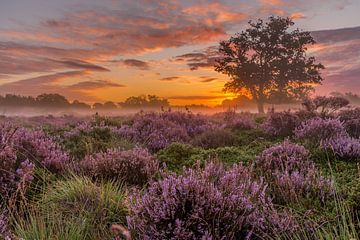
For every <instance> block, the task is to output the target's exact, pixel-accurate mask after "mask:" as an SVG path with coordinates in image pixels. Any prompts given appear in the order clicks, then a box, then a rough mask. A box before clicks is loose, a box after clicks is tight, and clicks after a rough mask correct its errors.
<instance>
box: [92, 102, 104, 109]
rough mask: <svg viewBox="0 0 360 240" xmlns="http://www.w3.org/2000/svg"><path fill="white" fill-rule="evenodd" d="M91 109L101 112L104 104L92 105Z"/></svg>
mask: <svg viewBox="0 0 360 240" xmlns="http://www.w3.org/2000/svg"><path fill="white" fill-rule="evenodd" d="M92 108H93V109H95V110H101V109H103V108H104V104H102V103H94V104H93V105H92Z"/></svg>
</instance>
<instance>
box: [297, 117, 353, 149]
mask: <svg viewBox="0 0 360 240" xmlns="http://www.w3.org/2000/svg"><path fill="white" fill-rule="evenodd" d="M294 133H295V136H296V137H297V138H298V139H300V140H304V141H306V142H309V143H312V144H319V143H320V142H321V141H324V140H327V139H335V138H338V137H342V136H347V133H346V130H345V127H344V125H343V123H342V122H341V121H340V120H339V119H332V118H328V119H322V118H313V119H310V120H308V121H305V122H303V123H301V125H300V126H299V127H297V128H296V129H295V131H294Z"/></svg>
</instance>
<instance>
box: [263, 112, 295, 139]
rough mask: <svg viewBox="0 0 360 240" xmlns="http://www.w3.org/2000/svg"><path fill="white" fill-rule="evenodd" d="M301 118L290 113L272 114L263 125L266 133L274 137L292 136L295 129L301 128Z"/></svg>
mask: <svg viewBox="0 0 360 240" xmlns="http://www.w3.org/2000/svg"><path fill="white" fill-rule="evenodd" d="M299 124H300V119H299V117H298V116H297V115H296V114H294V113H291V112H290V111H284V112H272V113H270V114H269V116H268V118H267V119H266V121H265V123H264V124H263V125H262V127H263V129H264V131H265V132H266V133H268V134H270V135H272V136H276V137H287V136H292V135H293V131H294V129H295V128H296V127H297V126H299Z"/></svg>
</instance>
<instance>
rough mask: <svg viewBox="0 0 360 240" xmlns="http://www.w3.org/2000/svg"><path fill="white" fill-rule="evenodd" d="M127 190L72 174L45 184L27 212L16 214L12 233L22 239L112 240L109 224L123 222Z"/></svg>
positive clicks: (113, 184) (116, 185)
mask: <svg viewBox="0 0 360 240" xmlns="http://www.w3.org/2000/svg"><path fill="white" fill-rule="evenodd" d="M126 196H127V195H126V191H125V190H124V189H123V188H122V186H120V185H118V184H115V183H111V182H102V183H97V184H95V183H93V182H92V181H91V180H90V179H88V178H86V177H79V176H72V177H70V178H68V179H65V180H59V181H57V182H55V183H54V184H52V185H50V186H48V187H47V188H46V189H45V191H44V193H43V195H42V197H41V199H39V200H38V201H35V202H31V203H29V204H28V209H29V210H28V211H27V213H25V214H22V215H17V216H16V215H15V216H13V218H14V227H15V234H16V235H17V236H19V237H21V238H24V239H39V240H42V239H44V240H45V239H59V240H60V239H64V240H65V239H84V240H87V239H111V233H110V226H111V225H112V224H125V222H126V218H125V217H126V215H127V214H128V212H127V207H126V204H125V203H126V198H127V197H126Z"/></svg>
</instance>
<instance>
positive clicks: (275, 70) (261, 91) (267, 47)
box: [215, 17, 324, 113]
mask: <svg viewBox="0 0 360 240" xmlns="http://www.w3.org/2000/svg"><path fill="white" fill-rule="evenodd" d="M249 25H250V27H249V28H248V29H246V30H245V31H242V32H241V33H237V34H236V35H235V36H233V37H231V38H230V39H229V40H227V41H222V42H221V43H220V47H219V52H220V57H219V59H218V60H217V61H216V65H215V70H216V71H218V72H221V73H224V74H227V75H228V76H229V77H230V81H229V82H227V83H226V84H225V87H224V90H225V91H228V92H233V93H241V92H243V91H244V90H245V91H248V92H249V93H250V94H251V96H252V98H253V100H254V101H255V102H256V103H257V105H258V110H259V112H260V113H263V112H264V104H265V103H266V102H267V101H269V100H272V101H273V99H291V98H292V99H293V98H300V97H301V96H303V95H304V94H306V93H308V92H309V90H311V89H312V88H313V85H314V84H320V83H321V81H322V78H321V76H320V70H321V69H323V68H324V66H323V65H322V64H320V63H316V61H315V58H314V57H309V56H307V54H306V51H307V47H308V46H309V45H312V44H315V41H314V39H313V38H312V36H311V35H310V32H305V31H300V30H299V29H293V30H291V29H290V28H291V27H292V26H293V25H294V22H293V21H292V20H291V19H290V18H282V17H270V18H269V21H268V22H264V21H263V20H261V19H259V20H258V21H256V22H252V21H250V22H249Z"/></svg>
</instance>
